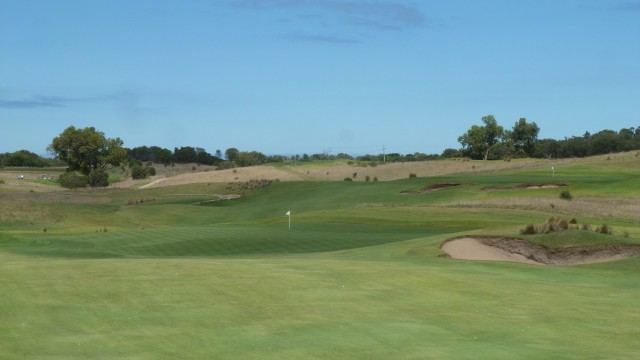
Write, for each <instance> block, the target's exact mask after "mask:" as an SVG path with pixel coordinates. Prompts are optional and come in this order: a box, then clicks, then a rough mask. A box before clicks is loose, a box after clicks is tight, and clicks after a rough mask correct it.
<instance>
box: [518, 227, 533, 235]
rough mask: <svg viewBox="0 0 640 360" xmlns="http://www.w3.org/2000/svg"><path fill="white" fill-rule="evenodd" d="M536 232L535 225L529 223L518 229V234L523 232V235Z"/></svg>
mask: <svg viewBox="0 0 640 360" xmlns="http://www.w3.org/2000/svg"><path fill="white" fill-rule="evenodd" d="M536 233H537V230H536V226H535V225H533V224H529V225H527V226H525V227H524V229H520V234H523V235H533V234H536Z"/></svg>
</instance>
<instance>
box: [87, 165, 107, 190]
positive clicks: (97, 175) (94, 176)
mask: <svg viewBox="0 0 640 360" xmlns="http://www.w3.org/2000/svg"><path fill="white" fill-rule="evenodd" d="M89 186H91V187H105V186H109V174H107V172H106V171H105V170H103V169H93V170H91V172H90V173H89Z"/></svg>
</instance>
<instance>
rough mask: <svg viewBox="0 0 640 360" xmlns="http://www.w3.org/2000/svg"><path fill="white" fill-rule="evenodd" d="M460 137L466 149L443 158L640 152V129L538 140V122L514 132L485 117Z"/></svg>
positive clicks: (449, 152) (524, 124)
mask: <svg viewBox="0 0 640 360" xmlns="http://www.w3.org/2000/svg"><path fill="white" fill-rule="evenodd" d="M482 124H483V125H473V126H471V128H470V129H468V130H467V132H465V133H464V134H462V135H461V136H460V137H459V138H458V142H460V144H461V145H462V149H460V150H454V149H447V150H445V152H443V155H442V156H443V157H458V156H463V157H469V158H471V159H476V160H479V159H484V160H490V159H493V160H498V159H505V160H506V159H511V158H522V157H531V158H569V157H585V156H593V155H603V154H609V153H615V152H623V151H632V150H640V127H638V128H634V127H631V128H623V129H620V130H619V131H614V130H602V131H599V132H597V133H595V134H593V135H592V134H590V133H589V132H586V133H585V134H584V135H583V136H572V137H569V138H564V139H562V140H555V139H538V134H539V132H540V128H539V127H538V125H537V124H536V123H535V122H531V123H529V122H527V120H526V119H525V118H521V119H519V120H518V121H517V122H516V123H515V124H514V126H513V127H512V128H511V129H504V128H503V127H502V126H500V125H499V124H498V123H497V121H496V119H495V117H494V116H493V115H487V116H484V117H483V118H482Z"/></svg>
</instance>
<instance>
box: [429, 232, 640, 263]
mask: <svg viewBox="0 0 640 360" xmlns="http://www.w3.org/2000/svg"><path fill="white" fill-rule="evenodd" d="M440 248H441V249H442V250H443V251H444V252H446V253H447V254H449V255H450V256H451V257H452V258H455V259H465V260H488V261H510V262H521V263H527V264H539V265H578V264H591V263H598V262H605V261H614V260H620V259H624V258H626V257H630V256H634V255H638V254H640V245H632V244H608V245H597V246H568V247H562V248H553V249H552V248H548V247H546V246H543V245H538V244H534V243H532V242H530V241H527V240H523V239H516V238H505V237H473V238H471V237H463V238H454V239H450V240H447V241H446V242H445V243H443V244H442V246H441V247H440Z"/></svg>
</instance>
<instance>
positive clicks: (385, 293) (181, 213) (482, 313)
mask: <svg viewBox="0 0 640 360" xmlns="http://www.w3.org/2000/svg"><path fill="white" fill-rule="evenodd" d="M638 175H640V169H638V168H637V167H636V168H634V167H630V166H623V165H620V164H617V163H612V162H608V163H607V162H594V163H593V164H590V165H588V166H587V165H584V164H581V163H576V164H571V163H567V164H563V166H562V167H558V169H557V176H556V178H551V176H550V174H549V171H548V169H546V167H545V168H542V167H541V168H539V169H531V168H527V169H522V170H510V171H504V172H492V173H480V174H468V175H449V176H442V177H437V178H415V179H404V180H400V181H393V182H377V183H373V182H370V183H365V182H352V183H347V182H341V181H339V182H299V183H274V184H272V185H271V186H269V187H268V188H265V189H262V190H258V191H247V192H245V193H243V194H242V195H243V197H242V198H240V199H235V200H226V201H219V202H209V203H202V204H201V205H194V204H196V203H199V202H202V201H206V200H210V199H212V198H213V196H214V195H215V194H221V193H224V191H225V188H224V184H196V185H183V186H175V187H170V188H156V189H148V190H136V189H130V190H108V189H101V190H94V191H86V192H82V191H76V192H73V191H66V190H59V192H57V193H55V194H57V195H56V196H58V197H55V198H54V197H51V196H48V195H47V196H48V197H47V196H45V195H38V194H32V193H29V192H25V193H19V194H16V193H14V192H3V193H1V194H0V197H1V198H0V200H1V201H2V202H1V203H0V204H2V206H0V212H1V213H0V219H4V220H0V274H1V276H0V289H2V296H1V297H0V344H2V346H0V358H2V359H24V358H29V359H87V358H92V359H94V358H95V359H113V358H122V359H175V358H188V359H216V358H218V359H283V358H292V359H298V358H299V359H430V358H432V359H478V358H485V359H513V358H530V359H539V358H571V359H612V358H615V359H634V358H637V355H638V353H639V352H640V331H639V330H638V326H637V324H638V323H639V322H640V312H638V311H637V304H638V298H640V287H639V286H638V281H637V278H638V277H637V274H638V271H639V270H640V257H634V258H629V259H625V260H622V261H616V262H611V263H602V264H594V265H582V266H572V267H542V266H531V265H522V264H514V263H492V262H472V261H458V260H451V259H446V258H443V257H440V255H441V254H442V252H441V251H440V250H439V246H440V244H441V243H442V242H443V241H444V240H446V239H448V238H450V237H454V236H461V235H468V234H482V235H484V234H487V235H505V236H518V230H519V229H520V228H522V227H524V226H525V225H526V224H529V223H534V224H541V223H543V222H545V221H546V220H547V219H548V218H549V217H551V216H554V217H563V218H567V219H569V218H571V217H572V216H576V217H577V218H578V222H579V223H585V222H587V223H591V224H592V226H595V225H598V224H602V223H603V222H606V223H608V224H611V225H613V226H614V228H615V229H616V230H617V229H625V230H628V232H629V233H630V236H629V237H628V238H625V237H622V236H620V235H613V236H606V235H601V234H595V233H593V232H585V231H578V230H570V231H565V232H558V233H551V234H546V235H534V236H527V238H529V239H532V240H533V241H536V242H539V243H543V244H546V245H549V246H565V245H571V244H602V243H611V242H624V243H639V242H640V226H639V225H638V224H639V222H638V221H636V220H629V219H626V218H624V217H616V216H612V217H607V218H602V217H601V216H600V215H597V214H595V213H594V214H592V215H590V216H589V215H588V214H587V215H585V214H582V213H581V214H557V213H556V212H555V211H554V210H553V209H551V208H546V210H543V209H539V208H526V207H516V208H511V207H508V206H507V205H504V206H502V205H500V204H501V203H502V202H504V203H505V204H507V203H508V202H509V201H510V200H511V199H514V198H521V199H531V201H542V202H546V201H549V202H559V201H561V200H560V199H558V194H559V191H560V189H544V190H524V189H513V190H507V191H497V192H486V191H482V190H481V189H483V188H485V187H496V186H512V185H518V184H524V183H550V182H560V183H566V184H568V185H569V188H568V189H569V190H570V191H571V194H572V195H574V200H572V201H579V200H580V199H581V198H587V197H588V198H590V199H600V198H601V199H603V201H604V200H606V201H611V202H614V203H615V200H616V199H618V198H620V199H622V198H627V199H628V198H634V197H636V195H635V194H636V193H637V190H638V188H639V185H640V180H638V179H640V176H638ZM445 182H457V183H460V184H462V185H461V186H458V187H454V188H447V189H442V190H438V191H435V192H427V193H420V194H412V195H409V194H403V193H402V192H403V191H406V190H412V189H419V188H421V187H423V186H426V185H429V184H433V183H445ZM12 191H19V190H12ZM151 198H153V199H154V200H153V201H149V202H144V203H142V204H137V205H131V206H127V205H126V204H127V201H128V200H132V199H151ZM104 199H107V200H108V201H105V200H104ZM464 201H473V202H475V203H476V204H478V205H474V206H462V205H456V204H458V203H461V202H464ZM489 202H490V203H491V204H493V205H492V207H488V206H484V205H482V204H485V203H489ZM15 209H18V210H19V212H16V211H15ZM288 210H291V212H292V230H291V231H289V230H288V229H287V228H288V223H287V220H288V218H287V216H285V215H284V214H285V212H286V211H288ZM34 211H35V213H34ZM563 211H568V212H570V211H574V210H571V208H567V210H563ZM575 211H578V210H575ZM579 211H581V212H587V213H588V212H589V211H591V210H589V209H580V210H579ZM16 219H21V220H20V221H16ZM43 227H46V228H47V231H46V232H43V231H42V229H43ZM105 228H106V229H107V231H106V232H104V229H105Z"/></svg>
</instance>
